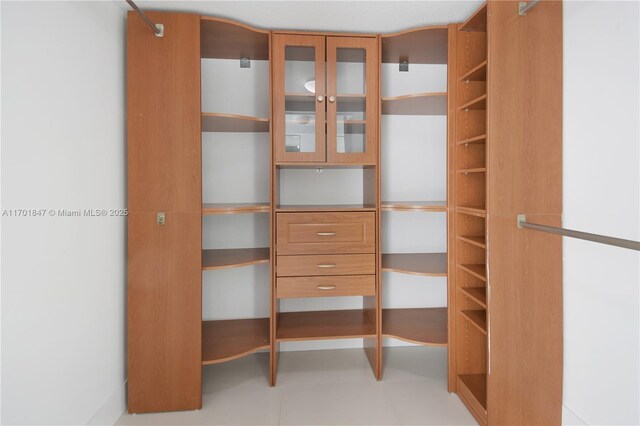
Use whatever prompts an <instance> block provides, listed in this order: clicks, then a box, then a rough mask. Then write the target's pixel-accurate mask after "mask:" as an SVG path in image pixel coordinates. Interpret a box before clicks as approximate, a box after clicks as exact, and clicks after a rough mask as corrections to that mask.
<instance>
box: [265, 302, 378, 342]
mask: <svg viewBox="0 0 640 426" xmlns="http://www.w3.org/2000/svg"><path fill="white" fill-rule="evenodd" d="M277 323H278V330H277V332H276V340H277V341H279V342H284V341H292V340H323V339H349V338H358V337H375V336H376V328H375V324H374V322H373V321H372V320H371V319H370V318H369V314H368V313H367V312H366V311H364V310H360V309H355V310H340V311H311V312H281V313H280V314H278V321H277Z"/></svg>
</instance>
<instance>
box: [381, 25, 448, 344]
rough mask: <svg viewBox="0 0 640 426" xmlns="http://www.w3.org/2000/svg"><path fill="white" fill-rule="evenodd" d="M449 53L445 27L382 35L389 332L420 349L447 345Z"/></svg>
mask: <svg viewBox="0 0 640 426" xmlns="http://www.w3.org/2000/svg"><path fill="white" fill-rule="evenodd" d="M447 57H448V29H447V27H446V26H442V27H425V28H418V29H414V30H409V31H403V32H400V33H396V34H390V35H388V36H387V35H385V36H382V74H381V86H382V99H381V145H382V147H381V150H382V155H381V157H382V158H384V159H385V161H384V163H383V167H382V173H381V176H382V185H381V187H382V194H381V195H382V199H383V201H382V202H381V211H382V212H383V214H382V221H381V222H382V229H381V233H380V234H381V239H382V259H381V271H382V272H383V274H382V278H381V286H380V292H381V300H383V301H387V300H389V301H388V302H387V303H388V304H389V305H395V304H396V303H399V304H400V306H402V307H394V306H388V307H387V306H384V305H385V302H382V305H383V306H382V337H383V338H392V339H397V340H399V341H403V342H408V343H411V344H416V345H421V346H441V347H447V345H448V311H447V307H446V299H445V300H434V297H436V299H437V296H434V294H438V289H439V290H443V289H441V288H440V286H442V285H443V283H444V285H445V286H446V282H447V281H446V279H447V276H448V263H447V253H446V212H447V201H446V193H447V189H446V187H447V184H446V158H447V156H446V148H447V143H446V128H447V120H446V117H447V104H448V99H447ZM405 66H408V71H403V70H402V68H404V67H405ZM406 129H412V130H411V133H408V132H407V131H406ZM410 228H411V230H412V231H414V232H410V231H409V229H410ZM401 234H402V235H403V236H404V238H397V235H401ZM416 234H417V235H423V237H418V238H417V240H416ZM438 235H439V237H438ZM400 240H405V242H402V243H401V241H400ZM436 240H438V241H436ZM416 249H417V250H416ZM411 277H413V278H411ZM406 280H409V281H406ZM405 281H406V282H405ZM416 286H417V288H419V290H418V292H419V293H420V297H418V298H417V299H419V301H418V302H416V301H415V300H405V299H407V297H408V293H406V291H407V290H408V289H409V288H416ZM445 289H446V287H445ZM432 291H435V292H436V293H433V292H432ZM439 294H440V295H442V294H443V293H442V292H440V293H439ZM387 296H388V297H387ZM394 297H395V299H397V300H396V302H391V301H390V300H393V299H394ZM440 299H442V298H441V297H440ZM396 306H397V305H396Z"/></svg>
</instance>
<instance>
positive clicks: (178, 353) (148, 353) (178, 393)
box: [127, 12, 202, 413]
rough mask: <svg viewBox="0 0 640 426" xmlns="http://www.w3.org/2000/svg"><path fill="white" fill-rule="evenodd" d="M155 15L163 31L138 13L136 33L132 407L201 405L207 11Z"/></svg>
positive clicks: (130, 68) (131, 66)
mask: <svg viewBox="0 0 640 426" xmlns="http://www.w3.org/2000/svg"><path fill="white" fill-rule="evenodd" d="M148 15H149V16H150V18H151V19H153V20H154V21H155V22H161V23H162V24H164V26H165V36H164V37H162V38H158V37H155V36H154V34H153V33H152V32H151V31H150V30H149V28H148V27H147V26H146V25H145V24H144V22H143V21H142V20H141V19H140V17H139V16H138V15H136V14H135V13H133V12H131V13H129V17H128V32H127V107H128V123H127V124H128V141H127V143H128V207H129V211H130V216H129V219H128V261H129V266H128V306H127V308H128V313H127V315H128V322H127V327H128V332H127V338H128V375H129V379H128V380H129V383H128V391H129V392H128V398H129V404H128V405H129V411H130V412H132V413H144V412H157V411H171V410H190V409H197V408H200V406H201V405H202V403H201V273H202V271H201V247H202V244H201V205H202V201H201V132H200V18H199V16H198V15H189V14H178V13H154V12H148ZM159 211H162V212H165V215H166V223H165V224H164V225H158V224H156V213H157V212H159Z"/></svg>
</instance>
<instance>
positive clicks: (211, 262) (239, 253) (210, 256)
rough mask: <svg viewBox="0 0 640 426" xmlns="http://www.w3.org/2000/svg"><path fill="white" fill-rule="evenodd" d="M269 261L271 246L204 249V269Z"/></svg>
mask: <svg viewBox="0 0 640 426" xmlns="http://www.w3.org/2000/svg"><path fill="white" fill-rule="evenodd" d="M267 262H269V247H264V248H240V249H212V250H211V249H210V250H202V270H203V271H211V270H216V269H225V268H237V267H239V266H248V265H256V264H258V263H267Z"/></svg>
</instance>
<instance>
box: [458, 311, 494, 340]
mask: <svg viewBox="0 0 640 426" xmlns="http://www.w3.org/2000/svg"><path fill="white" fill-rule="evenodd" d="M460 313H461V314H462V316H463V317H464V318H465V319H466V320H467V321H469V322H470V323H471V324H473V326H475V327H476V328H477V329H478V330H480V331H481V332H482V333H483V334H487V311H485V310H484V309H481V310H477V311H471V310H465V311H460Z"/></svg>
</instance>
